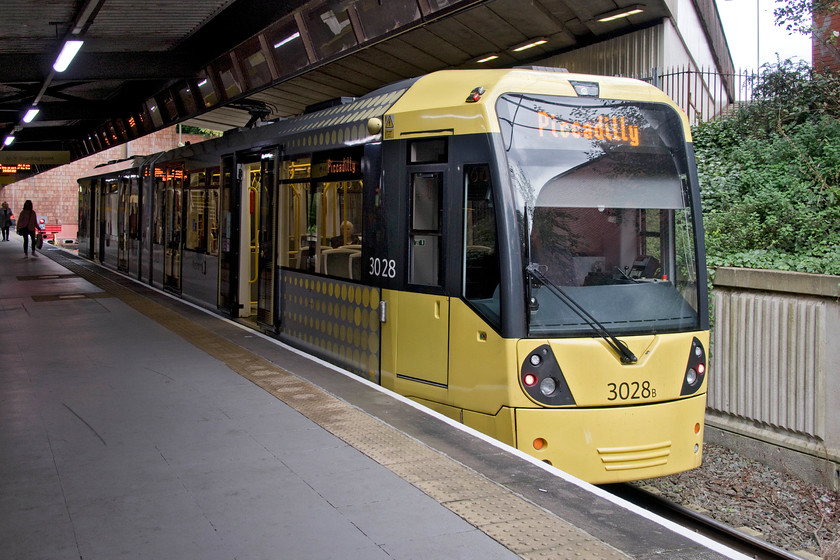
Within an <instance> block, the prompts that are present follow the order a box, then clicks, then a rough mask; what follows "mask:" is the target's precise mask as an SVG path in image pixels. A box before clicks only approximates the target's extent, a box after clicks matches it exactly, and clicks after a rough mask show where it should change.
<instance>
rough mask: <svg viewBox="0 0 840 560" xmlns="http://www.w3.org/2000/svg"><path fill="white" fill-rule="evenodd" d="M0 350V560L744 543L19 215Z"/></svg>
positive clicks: (7, 253) (413, 554)
mask: <svg viewBox="0 0 840 560" xmlns="http://www.w3.org/2000/svg"><path fill="white" fill-rule="evenodd" d="M0 364H2V365H0V557H2V558H5V559H21V560H24V559H25V560H29V559H32V560H35V559H38V560H48V559H79V558H81V559H84V560H97V559H102V560H106V559H107V560H114V559H122V558H126V559H135V558H137V559H140V558H154V559H158V560H164V559H177V560H185V559H186V560H190V559H196V560H199V559H200V560H214V559H225V560H233V559H241V560H254V559H332V558H335V559H339V558H340V559H343V560H347V559H365V560H369V559H374V560H375V559H422V560H430V559H436V558H446V559H476V558H480V559H483V560H489V559H509V558H588V559H619V558H654V557H655V558H658V559H662V558H686V559H688V558H692V559H712V558H741V557H742V556H741V555H739V554H738V553H735V552H734V551H731V550H729V549H726V548H724V547H719V546H716V545H714V544H712V543H709V542H705V541H704V540H703V539H702V538H701V537H696V536H693V535H691V534H688V533H687V532H685V531H681V530H680V529H679V528H678V527H675V526H673V524H671V523H670V522H667V521H665V520H662V519H658V518H655V517H653V516H651V515H650V514H647V513H646V512H643V511H640V510H637V509H635V508H634V507H633V506H630V505H628V504H626V503H623V502H621V500H619V499H617V498H614V497H612V496H611V495H609V494H607V493H606V492H604V491H603V490H601V489H599V488H597V487H594V486H591V485H588V484H585V483H582V482H580V481H577V480H575V479H573V478H571V477H568V476H567V475H564V474H563V473H561V472H560V471H558V470H556V469H554V468H552V467H549V466H547V465H544V464H542V463H540V462H538V461H536V460H534V459H531V458H530V457H527V456H525V455H523V454H521V453H519V452H518V451H516V450H514V449H511V448H509V447H507V446H505V445H503V444H500V443H498V442H494V441H493V440H489V439H488V438H486V437H483V436H481V435H480V434H476V433H475V432H472V431H470V430H468V429H464V428H463V427H461V426H459V425H457V424H455V423H453V422H451V421H448V420H447V419H445V418H442V417H440V416H438V415H435V414H434V413H432V412H430V411H428V410H426V409H423V408H422V407H419V406H416V405H414V404H413V403H410V402H408V401H407V400H406V399H403V398H402V397H399V396H398V395H394V394H392V393H389V392H387V391H384V390H382V389H381V388H378V387H375V386H372V385H371V384H369V383H367V382H365V381H362V380H360V379H358V378H356V377H353V376H351V375H349V374H343V373H342V372H340V371H338V370H336V369H335V368H333V367H332V366H329V365H328V364H325V363H323V362H319V361H317V360H312V359H309V358H308V357H306V356H304V355H303V354H301V353H299V352H297V351H296V350H294V349H292V348H289V347H286V346H284V345H282V344H280V343H278V342H277V341H275V340H272V339H270V338H268V337H266V336H264V335H262V334H261V333H258V332H256V331H254V330H252V329H248V328H246V327H243V326H242V325H240V324H238V323H236V322H233V321H230V320H226V319H224V318H221V317H218V316H215V315H213V314H210V313H208V312H206V311H204V310H201V309H198V308H195V307H193V306H191V305H189V304H186V303H184V302H182V301H180V300H177V299H174V298H172V297H170V296H168V295H166V294H164V293H162V292H159V291H157V290H154V289H152V288H151V287H149V286H145V285H142V284H140V283H137V282H135V281H133V280H131V279H128V278H126V277H124V276H122V275H119V274H116V273H114V272H113V271H109V270H106V269H103V268H101V267H98V266H96V265H94V264H92V263H89V262H87V261H84V260H83V259H79V258H78V257H77V256H75V255H73V254H72V253H70V252H69V251H66V250H64V249H62V248H57V247H52V246H47V245H45V246H44V250H43V251H42V252H41V254H40V256H38V257H31V256H30V257H26V258H25V257H24V254H23V249H22V241H21V239H20V238H19V237H18V236H16V235H15V234H12V236H11V241H9V242H1V243H0Z"/></svg>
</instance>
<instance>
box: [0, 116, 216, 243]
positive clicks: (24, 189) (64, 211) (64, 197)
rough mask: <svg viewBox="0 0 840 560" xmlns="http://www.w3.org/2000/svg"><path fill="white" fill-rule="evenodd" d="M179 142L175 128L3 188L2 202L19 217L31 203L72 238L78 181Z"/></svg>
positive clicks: (189, 138) (189, 139) (194, 140)
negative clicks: (113, 164)
mask: <svg viewBox="0 0 840 560" xmlns="http://www.w3.org/2000/svg"><path fill="white" fill-rule="evenodd" d="M202 140H204V137H202V136H194V135H182V136H181V137H180V141H181V142H192V143H197V142H201V141H202ZM178 142H179V136H178V132H177V127H174V126H173V127H170V128H167V129H165V130H161V131H158V132H155V133H153V134H149V135H147V136H144V137H142V138H139V139H137V140H133V141H131V142H129V143H127V144H123V145H120V146H116V147H114V148H111V149H109V150H106V151H104V152H100V153H98V154H94V155H92V156H88V157H86V158H83V159H80V160H77V161H74V162H72V163H68V164H67V165H62V166H61V167H56V168H54V169H50V170H49V171H45V172H43V173H39V174H38V175H35V176H34V177H30V178H28V179H23V180H21V181H16V182H14V183H11V184H8V185H0V201H6V202H8V203H9V207H10V208H11V209H12V211H13V212H14V214H15V215H16V216H17V214H18V213H19V212H20V211H21V209H22V208H23V203H24V201H25V200H27V199H29V200H31V201H32V206H33V208H34V209H35V213H36V214H38V217H43V218H46V219H47V223H50V224H61V226H62V228H61V233H60V234H59V235H58V237H59V238H63V239H73V238H75V237H76V232H77V230H78V226H77V222H78V216H79V187H78V185H77V183H76V179H78V178H79V177H85V176H87V175H93V174H94V172H95V171H94V167H96V166H97V165H99V164H101V163H106V162H108V161H113V160H120V159H125V158H126V157H131V156H137V155H147V154H154V153H156V152H163V151H166V150H171V149H172V148H176V147H178Z"/></svg>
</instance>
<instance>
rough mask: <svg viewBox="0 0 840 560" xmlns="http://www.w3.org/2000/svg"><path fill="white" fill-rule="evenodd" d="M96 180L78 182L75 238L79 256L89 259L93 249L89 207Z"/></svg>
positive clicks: (90, 208)
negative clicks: (77, 228) (77, 216)
mask: <svg viewBox="0 0 840 560" xmlns="http://www.w3.org/2000/svg"><path fill="white" fill-rule="evenodd" d="M95 184H96V179H93V180H91V181H90V182H88V181H87V180H82V181H79V230H78V233H77V238H78V240H79V254H80V255H82V256H85V257H87V258H91V256H92V255H91V254H92V250H93V247H92V245H91V235H92V233H93V232H92V231H91V219H92V213H93V206H92V205H91V196H92V192H93V190H94V185H95Z"/></svg>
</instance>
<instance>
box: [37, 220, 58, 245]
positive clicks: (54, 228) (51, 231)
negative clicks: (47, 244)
mask: <svg viewBox="0 0 840 560" xmlns="http://www.w3.org/2000/svg"><path fill="white" fill-rule="evenodd" d="M60 232H61V224H45V225H44V229H42V230H41V235H43V236H44V241H55V234H56V233H60Z"/></svg>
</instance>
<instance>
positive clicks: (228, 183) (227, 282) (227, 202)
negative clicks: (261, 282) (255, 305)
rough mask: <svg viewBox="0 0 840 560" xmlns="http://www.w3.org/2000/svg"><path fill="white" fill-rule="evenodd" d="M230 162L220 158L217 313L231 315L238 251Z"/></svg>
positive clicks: (234, 307) (236, 215)
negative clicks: (220, 311)
mask: <svg viewBox="0 0 840 560" xmlns="http://www.w3.org/2000/svg"><path fill="white" fill-rule="evenodd" d="M233 166H234V161H233V157H232V156H228V157H224V158H222V167H221V170H220V172H219V194H218V198H219V200H218V208H219V218H218V219H219V227H218V245H219V247H218V251H219V299H218V305H219V309H221V310H223V311H226V312H227V313H229V314H231V315H234V310H235V309H236V305H237V301H236V293H235V289H236V277H237V274H238V266H239V265H238V262H237V260H236V250H237V247H238V237H237V235H238V232H239V219H238V213H237V211H236V199H235V197H234V192H235V191H234V187H235V181H234V177H235V175H234V173H233Z"/></svg>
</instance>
